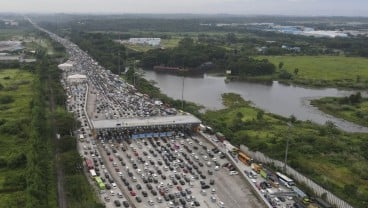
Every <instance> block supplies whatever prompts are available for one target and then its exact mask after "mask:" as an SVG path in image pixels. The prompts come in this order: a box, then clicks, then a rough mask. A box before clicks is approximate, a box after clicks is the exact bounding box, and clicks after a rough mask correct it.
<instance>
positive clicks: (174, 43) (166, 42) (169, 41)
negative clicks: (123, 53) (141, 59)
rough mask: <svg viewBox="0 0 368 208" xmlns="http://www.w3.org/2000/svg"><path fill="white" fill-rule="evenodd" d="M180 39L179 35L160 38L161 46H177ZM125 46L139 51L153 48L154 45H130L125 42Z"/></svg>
mask: <svg viewBox="0 0 368 208" xmlns="http://www.w3.org/2000/svg"><path fill="white" fill-rule="evenodd" d="M180 40H181V38H180V37H174V38H170V39H161V47H163V48H174V47H176V46H178V44H179V41H180ZM125 46H126V47H128V48H129V49H131V50H134V51H140V52H146V51H148V50H150V49H154V48H156V47H153V46H149V45H139V44H137V45H131V44H125Z"/></svg>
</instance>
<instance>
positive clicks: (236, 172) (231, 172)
mask: <svg viewBox="0 0 368 208" xmlns="http://www.w3.org/2000/svg"><path fill="white" fill-rule="evenodd" d="M238 174H239V173H238V171H230V173H229V175H238Z"/></svg>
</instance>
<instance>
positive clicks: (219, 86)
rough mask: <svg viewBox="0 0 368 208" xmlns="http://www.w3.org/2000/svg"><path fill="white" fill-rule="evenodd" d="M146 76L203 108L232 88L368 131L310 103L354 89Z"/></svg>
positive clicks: (258, 102)
mask: <svg viewBox="0 0 368 208" xmlns="http://www.w3.org/2000/svg"><path fill="white" fill-rule="evenodd" d="M144 77H145V78H146V79H147V80H154V81H155V82H156V83H157V87H159V88H160V89H161V91H162V92H163V93H165V94H166V95H168V96H169V97H172V98H175V99H181V97H182V89H184V90H183V97H184V100H187V101H192V102H194V103H197V104H200V105H203V106H204V107H205V108H206V109H211V110H216V109H221V108H224V106H223V105H222V100H221V94H223V93H227V92H233V93H237V94H240V95H241V96H242V97H243V98H244V99H245V100H249V101H251V102H252V103H253V104H254V106H256V107H258V108H260V109H263V110H264V111H266V112H271V113H274V114H278V115H282V116H285V117H290V116H291V115H294V116H295V117H296V118H297V119H299V120H304V121H305V120H310V121H313V122H315V123H318V124H325V123H326V121H332V122H333V123H334V124H335V125H336V126H337V127H339V128H341V129H343V130H345V131H348V132H368V128H365V127H362V126H359V125H356V124H353V123H351V122H347V121H345V120H342V119H338V118H335V117H333V116H330V115H327V114H325V113H323V112H321V111H319V110H318V109H317V108H315V107H313V106H311V105H310V100H312V99H318V98H321V97H327V96H331V97H342V96H347V95H350V94H351V93H353V91H345V90H338V89H335V88H325V89H314V88H304V87H297V86H288V85H283V84H280V83H278V82H277V81H275V82H273V84H272V85H264V84H259V83H249V82H237V81H235V82H229V83H226V82H225V78H224V77H216V76H210V75H204V77H185V78H184V88H183V77H181V76H176V75H171V74H162V73H157V72H154V71H145V73H144Z"/></svg>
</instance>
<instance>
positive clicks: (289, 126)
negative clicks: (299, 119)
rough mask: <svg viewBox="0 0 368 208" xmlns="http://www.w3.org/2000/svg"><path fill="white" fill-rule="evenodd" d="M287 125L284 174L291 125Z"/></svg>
mask: <svg viewBox="0 0 368 208" xmlns="http://www.w3.org/2000/svg"><path fill="white" fill-rule="evenodd" d="M287 125H288V134H287V139H286V148H285V160H284V173H286V163H287V156H288V151H289V141H290V130H291V127H292V124H291V123H287Z"/></svg>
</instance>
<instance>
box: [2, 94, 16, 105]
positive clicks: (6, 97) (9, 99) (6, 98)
mask: <svg viewBox="0 0 368 208" xmlns="http://www.w3.org/2000/svg"><path fill="white" fill-rule="evenodd" d="M12 102H14V99H13V97H12V96H10V95H3V96H0V104H9V103H12Z"/></svg>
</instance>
